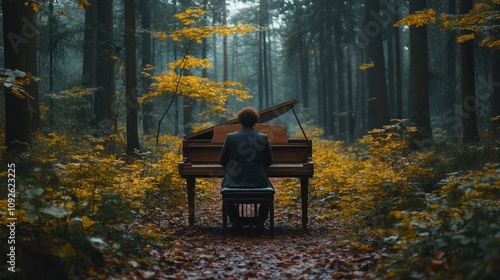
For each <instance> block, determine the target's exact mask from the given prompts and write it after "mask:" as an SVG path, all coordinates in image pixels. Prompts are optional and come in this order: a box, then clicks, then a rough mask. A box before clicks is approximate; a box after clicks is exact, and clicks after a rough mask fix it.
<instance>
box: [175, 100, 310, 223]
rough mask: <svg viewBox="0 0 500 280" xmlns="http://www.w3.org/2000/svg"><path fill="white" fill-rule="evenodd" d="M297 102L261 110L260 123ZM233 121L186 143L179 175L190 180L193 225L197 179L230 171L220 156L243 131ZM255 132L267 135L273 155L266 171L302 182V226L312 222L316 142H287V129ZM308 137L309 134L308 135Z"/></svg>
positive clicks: (264, 128) (262, 128) (259, 127)
mask: <svg viewBox="0 0 500 280" xmlns="http://www.w3.org/2000/svg"><path fill="white" fill-rule="evenodd" d="M296 102H297V100H290V101H287V102H285V103H282V104H279V105H276V106H273V107H270V108H268V109H264V110H261V111H259V115H260V122H265V121H268V120H271V119H273V118H274V117H277V116H280V115H281V114H283V113H285V112H287V111H289V110H290V109H293V105H294V104H295V103H296ZM236 122H237V121H236V120H231V121H228V122H225V123H223V124H220V125H217V126H214V127H211V128H207V129H205V130H202V131H200V132H197V133H194V134H191V135H188V136H186V137H185V138H184V141H183V143H182V145H183V146H182V151H183V161H182V162H180V163H179V174H180V175H181V176H182V177H183V178H185V179H186V181H187V194H188V206H189V225H191V226H192V225H194V221H195V194H196V178H221V177H224V176H225V175H226V170H225V169H224V167H222V166H221V165H220V163H219V156H220V152H221V150H222V146H223V144H224V140H225V138H226V135H227V134H228V133H229V132H232V131H237V130H239V129H240V128H241V126H240V125H239V124H236ZM255 129H256V130H258V131H261V132H263V133H266V134H267V135H268V137H269V142H270V144H271V149H272V152H273V164H272V165H271V166H270V167H267V168H266V174H267V175H268V176H269V177H296V178H300V182H301V184H300V185H301V202H302V226H303V227H304V228H307V222H308V216H307V212H308V193H309V186H308V179H309V178H310V177H312V176H313V174H314V163H313V161H312V141H311V140H307V139H303V140H302V139H296V140H292V139H287V135H286V128H285V127H284V126H276V125H266V124H261V123H260V124H257V125H256V126H255ZM304 137H305V134H304Z"/></svg>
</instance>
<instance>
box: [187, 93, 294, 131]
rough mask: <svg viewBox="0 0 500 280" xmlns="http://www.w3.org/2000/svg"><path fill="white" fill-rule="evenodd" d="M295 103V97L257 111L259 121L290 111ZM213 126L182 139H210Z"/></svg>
mask: <svg viewBox="0 0 500 280" xmlns="http://www.w3.org/2000/svg"><path fill="white" fill-rule="evenodd" d="M295 103H297V99H292V100H289V101H286V102H283V103H281V104H278V105H275V106H272V107H269V108H266V109H263V110H260V111H259V116H260V118H259V123H265V122H268V121H270V120H273V119H275V118H277V117H279V116H281V115H283V114H284V113H286V112H288V111H290V109H292V107H293V105H295ZM236 123H238V120H237V119H236V118H234V119H232V120H229V121H226V122H223V123H220V124H217V125H215V126H219V125H228V124H236ZM215 126H212V127H209V128H205V129H202V130H200V131H198V132H195V133H192V134H189V135H186V136H184V139H186V140H188V139H211V138H212V136H213V133H214V127H215Z"/></svg>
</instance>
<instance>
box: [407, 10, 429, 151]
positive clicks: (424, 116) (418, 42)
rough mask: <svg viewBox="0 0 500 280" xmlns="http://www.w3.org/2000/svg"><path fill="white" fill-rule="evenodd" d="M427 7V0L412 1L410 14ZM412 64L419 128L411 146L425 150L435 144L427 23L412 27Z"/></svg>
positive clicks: (415, 117)
mask: <svg viewBox="0 0 500 280" xmlns="http://www.w3.org/2000/svg"><path fill="white" fill-rule="evenodd" d="M425 9H426V3H425V0H412V1H410V14H414V13H415V12H416V11H422V10H425ZM410 65H411V66H410V68H411V70H410V73H411V77H413V80H412V82H411V96H412V97H413V99H412V113H411V120H412V122H413V124H414V125H415V127H416V128H417V130H418V131H417V133H416V134H415V135H414V136H413V138H412V139H411V144H410V147H411V148H412V149H415V150H425V149H428V148H430V147H432V146H433V145H434V144H433V143H434V141H433V140H432V129H431V120H430V114H429V65H428V54H427V27H426V26H425V25H424V26H422V27H410Z"/></svg>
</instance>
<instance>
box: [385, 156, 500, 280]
mask: <svg viewBox="0 0 500 280" xmlns="http://www.w3.org/2000/svg"><path fill="white" fill-rule="evenodd" d="M499 167H500V166H499V165H498V164H488V165H486V166H485V167H484V170H481V171H474V172H468V173H467V174H458V173H455V174H450V176H449V177H448V178H446V179H444V180H443V181H442V182H441V188H440V189H439V190H437V191H435V192H433V193H432V194H429V195H428V196H427V197H426V205H427V207H426V208H425V209H423V210H421V211H397V212H393V213H392V214H393V216H394V217H395V218H396V219H397V220H398V222H397V223H396V227H395V229H394V230H393V231H392V232H393V235H392V236H390V237H389V238H388V239H387V240H388V241H390V242H391V243H392V244H394V247H395V248H398V249H402V251H403V253H404V254H403V255H401V259H399V260H398V261H401V262H404V263H405V264H404V266H403V265H394V264H393V263H391V265H390V266H388V268H387V272H388V275H407V276H413V277H418V278H421V277H422V276H425V277H426V278H429V279H442V278H448V279H450V278H460V279H494V278H495V277H496V276H498V274H499V273H500V224H499V220H498V216H499V215H500V168H499Z"/></svg>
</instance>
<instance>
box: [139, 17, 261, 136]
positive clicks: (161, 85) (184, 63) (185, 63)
mask: <svg viewBox="0 0 500 280" xmlns="http://www.w3.org/2000/svg"><path fill="white" fill-rule="evenodd" d="M204 13H205V11H203V10H202V9H200V8H197V9H192V8H189V9H187V10H186V11H185V12H182V13H178V14H176V15H175V17H176V18H177V19H179V20H180V21H181V22H182V24H183V26H184V27H182V28H179V29H177V30H174V31H173V32H172V33H170V34H167V33H164V32H159V33H157V34H155V35H154V37H155V38H159V39H160V40H166V39H171V40H172V41H174V42H184V43H185V44H186V46H187V48H186V49H185V50H184V55H183V57H182V58H181V59H178V60H176V61H174V62H172V63H170V64H169V65H168V66H169V68H170V69H169V70H166V71H163V72H162V73H161V74H160V75H155V76H152V77H151V78H152V80H153V81H154V83H153V84H152V86H153V87H154V89H153V90H152V91H151V92H149V93H148V94H146V95H145V96H143V97H142V98H141V99H140V102H141V103H143V102H144V101H146V100H148V99H150V98H153V97H156V96H161V95H163V94H165V93H171V94H172V98H171V100H170V102H169V104H168V106H167V108H166V109H165V111H164V112H163V114H162V116H161V118H160V120H159V121H158V129H157V132H156V133H157V134H156V140H157V144H158V138H159V135H160V128H161V123H162V121H163V119H164V118H165V116H166V114H167V112H168V111H169V110H170V108H171V106H172V104H173V102H174V101H175V100H176V98H177V97H179V96H182V97H185V98H190V99H193V100H196V101H198V102H201V103H205V104H209V105H210V106H207V108H208V110H207V112H202V113H201V114H200V120H201V121H203V120H205V121H209V120H208V117H210V116H215V115H218V114H221V113H222V112H224V111H225V109H226V108H225V104H226V101H227V99H228V98H229V96H235V97H236V99H237V100H240V101H241V100H243V99H246V98H249V97H250V96H249V95H248V93H247V90H246V88H245V87H244V86H243V85H241V84H240V83H237V82H231V81H222V82H213V81H211V80H209V79H208V78H206V77H198V76H194V75H186V73H190V72H191V71H192V70H194V69H203V68H209V67H212V63H211V62H210V61H209V60H208V59H206V58H204V59H200V58H196V57H194V56H192V55H191V54H190V50H191V49H190V48H191V45H193V44H196V43H198V44H201V43H202V41H203V39H207V38H211V37H212V36H213V35H214V34H220V35H223V36H228V35H233V34H236V33H241V34H244V35H245V34H247V33H248V32H250V31H252V30H255V29H256V28H255V27H254V26H249V25H236V26H226V25H223V26H200V25H199V20H200V18H201V16H202V15H203V14H204Z"/></svg>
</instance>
